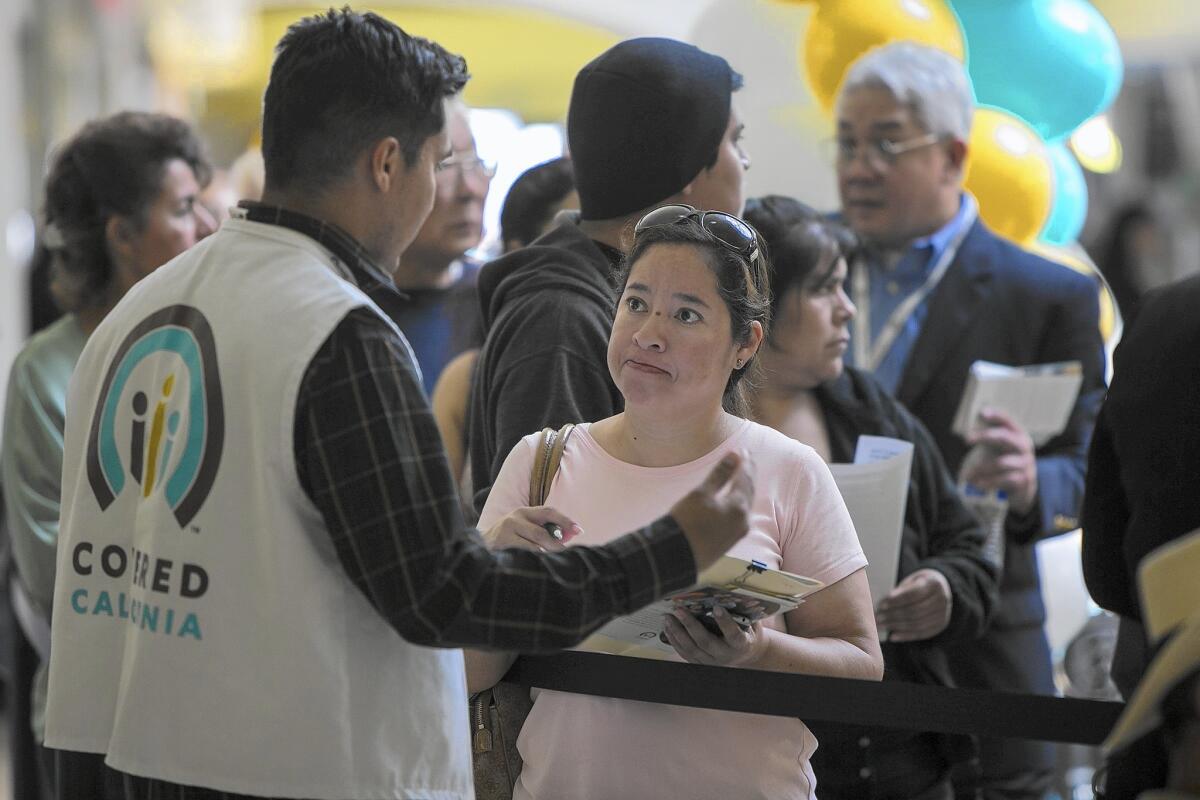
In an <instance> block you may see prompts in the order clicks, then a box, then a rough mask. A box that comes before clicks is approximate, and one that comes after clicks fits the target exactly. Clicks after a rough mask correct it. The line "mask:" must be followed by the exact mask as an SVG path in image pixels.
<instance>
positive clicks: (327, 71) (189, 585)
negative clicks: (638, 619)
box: [46, 9, 753, 800]
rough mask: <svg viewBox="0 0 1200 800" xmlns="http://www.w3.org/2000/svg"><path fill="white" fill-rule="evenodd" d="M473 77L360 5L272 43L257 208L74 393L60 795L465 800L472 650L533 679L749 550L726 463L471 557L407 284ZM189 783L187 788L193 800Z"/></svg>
mask: <svg viewBox="0 0 1200 800" xmlns="http://www.w3.org/2000/svg"><path fill="white" fill-rule="evenodd" d="M466 80H467V73H466V65H465V63H464V62H463V60H462V59H461V58H459V57H457V56H453V55H451V54H449V53H447V52H446V51H445V50H443V49H442V48H441V47H439V46H438V45H436V44H434V43H432V42H429V41H426V40H424V39H420V38H416V37H410V36H408V35H406V34H405V33H404V32H403V31H401V30H400V29H399V28H397V27H396V26H394V25H392V24H391V23H389V22H387V21H385V20H383V19H381V18H379V17H377V16H375V15H373V14H358V13H355V12H352V11H350V10H348V9H345V10H342V11H330V12H328V13H327V14H324V15H321V16H317V17H311V18H308V19H305V20H303V21H301V22H299V23H297V24H296V25H294V26H292V27H291V28H290V29H289V30H288V32H287V34H286V35H285V36H284V38H283V40H282V41H281V42H280V44H279V48H278V51H277V58H276V61H275V63H274V66H273V67H272V71H271V79H270V84H269V86H268V88H267V92H266V97H265V101H264V119H263V155H264V158H265V161H266V174H267V178H266V180H267V188H266V193H265V195H264V199H263V203H262V204H249V203H247V204H245V205H244V207H243V209H242V213H241V214H240V215H239V218H235V219H233V220H231V221H229V222H227V223H225V225H224V226H223V227H222V228H221V229H220V231H219V232H218V233H216V234H215V235H213V236H212V237H210V238H209V239H208V240H207V241H206V242H204V243H203V244H202V245H200V246H197V247H194V248H192V249H191V250H189V251H188V252H186V253H185V254H184V255H182V256H180V257H178V258H176V259H175V260H173V261H171V262H170V263H168V264H167V265H166V266H164V267H163V268H161V269H160V270H158V271H157V272H156V273H154V275H152V276H151V277H150V278H147V279H146V280H143V281H142V282H140V283H139V284H138V285H137V286H135V287H134V288H133V290H132V291H130V292H129V293H128V294H127V295H126V297H125V299H124V300H123V301H122V302H121V303H120V304H119V305H118V306H117V307H116V308H115V309H114V310H113V311H112V312H111V313H110V314H109V316H108V317H107V319H105V321H104V322H103V324H101V326H100V327H99V328H98V329H97V330H96V332H95V334H93V336H92V337H91V339H90V340H89V342H88V345H87V347H86V348H85V350H84V352H83V355H82V357H81V358H80V361H79V366H78V368H77V369H76V372H75V377H74V379H73V380H72V383H71V389H70V393H69V398H68V403H67V407H68V409H69V411H68V415H67V417H68V418H67V427H66V435H65V440H66V441H65V458H64V463H65V465H66V466H65V470H64V480H63V514H62V526H61V536H60V546H59V559H58V570H57V589H56V593H55V598H54V616H53V626H52V635H53V650H52V652H53V657H52V659H51V664H50V690H49V701H48V708H47V721H46V744H47V746H48V747H52V748H55V749H56V750H58V751H60V752H59V753H58V762H59V764H60V766H61V767H62V770H63V771H62V775H63V778H62V780H61V781H60V787H59V791H60V797H71V798H83V797H88V798H92V797H117V798H150V797H155V798H158V797H171V798H176V797H185V796H186V797H188V798H208V797H213V798H217V797H220V798H229V797H237V796H252V797H288V798H320V799H328V800H353V799H355V798H364V799H365V798H437V800H451V798H462V799H463V800H466V798H471V797H473V789H472V785H471V760H470V751H469V742H468V736H467V726H466V708H467V702H466V700H467V698H466V685H465V679H464V673H463V662H462V655H461V652H460V651H459V650H457V649H453V648H456V647H458V646H462V645H473V646H483V647H495V648H502V649H508V650H521V651H526V652H542V651H548V650H552V649H556V648H561V647H565V646H569V645H572V644H574V643H576V642H578V641H580V640H582V639H583V638H584V637H585V636H586V635H587V634H588V633H590V632H591V631H593V630H595V629H596V628H597V627H599V626H600V625H601V624H603V623H604V622H606V621H607V620H609V619H611V618H612V617H614V616H616V615H619V614H624V613H629V612H632V611H633V610H635V609H636V608H638V607H640V606H641V605H644V604H646V603H648V602H650V601H652V600H654V599H656V598H657V597H660V596H662V595H663V594H665V593H667V592H669V591H672V590H677V589H681V588H684V587H686V586H687V585H689V584H690V583H691V582H692V581H694V579H695V575H696V571H697V569H698V568H701V567H703V566H706V565H707V564H709V563H711V562H712V561H714V560H715V559H716V557H717V556H718V555H719V554H720V553H722V552H724V550H725V549H726V548H728V547H729V546H730V545H731V544H733V543H734V542H735V541H736V540H737V539H738V538H740V537H741V535H742V534H743V533H744V532H745V531H746V529H747V520H746V513H747V512H746V510H747V507H748V504H749V501H750V499H751V496H752V494H753V488H752V486H751V482H750V479H749V477H748V475H747V473H746V471H745V470H744V468H742V467H741V466H740V465H739V460H738V459H737V458H736V457H731V458H729V459H728V460H727V461H726V462H723V463H722V464H721V465H720V466H718V467H717V468H716V469H715V470H714V471H713V473H712V475H710V477H709V478H708V480H706V482H705V483H704V484H703V485H701V486H700V487H698V488H697V490H695V491H693V492H692V493H690V494H689V495H687V496H686V497H684V498H683V499H682V500H680V502H679V503H677V504H676V505H675V506H674V508H673V509H672V511H671V513H670V514H669V515H668V516H665V517H663V518H662V519H660V520H658V521H656V522H655V523H653V524H652V525H650V526H648V527H647V528H645V529H643V530H640V531H636V532H633V533H630V534H628V535H627V536H625V537H623V538H621V539H619V540H617V541H615V542H613V543H612V544H610V545H608V546H605V547H598V548H594V549H590V548H582V547H581V548H574V547H573V548H570V549H569V550H563V549H562V548H561V546H557V542H556V541H555V540H554V539H553V538H551V537H550V536H549V535H548V534H547V533H546V532H545V531H544V530H543V529H542V527H541V526H542V525H543V524H544V523H555V524H557V525H559V526H562V527H564V528H569V527H570V526H571V524H572V523H571V521H570V520H569V519H565V518H563V517H562V516H561V515H560V514H557V513H556V512H554V511H553V510H551V509H546V508H535V509H523V510H521V511H518V512H515V513H514V514H513V515H511V516H510V517H509V518H506V519H505V520H504V521H503V522H502V523H501V524H502V525H505V526H510V527H511V528H512V529H513V530H515V531H516V532H517V533H518V535H521V536H522V537H524V538H531V539H534V540H535V541H539V542H542V543H544V545H545V551H544V552H538V551H536V550H520V551H516V550H512V551H500V552H496V553H491V552H489V551H488V550H487V548H486V547H485V546H484V544H483V542H482V540H481V539H480V537H479V536H478V534H477V533H476V532H474V531H471V530H468V529H467V528H466V527H465V525H464V523H463V520H462V517H461V513H460V510H459V506H458V499H457V493H456V491H455V488H454V481H453V478H452V477H451V475H450V472H449V469H448V467H447V465H446V459H445V456H444V454H443V452H442V448H441V444H440V442H439V440H438V434H437V428H436V426H435V425H434V421H433V417H432V415H431V413H430V411H429V408H428V406H427V403H426V400H425V398H424V395H423V393H422V391H421V380H420V374H419V370H418V369H417V368H416V366H415V362H414V361H413V359H412V354H411V350H410V349H409V347H408V344H407V342H406V341H405V340H404V338H403V336H402V335H401V334H400V333H399V331H398V330H397V329H396V328H395V327H394V326H393V325H392V324H391V323H390V322H389V321H388V320H387V316H386V314H385V311H386V308H383V309H381V306H384V307H386V306H387V305H388V304H391V303H395V302H397V301H398V295H396V293H395V290H394V287H393V286H392V283H391V278H390V274H389V273H390V272H391V270H392V268H393V267H394V265H395V264H396V263H397V260H398V258H399V256H400V254H401V253H402V252H403V251H404V249H405V247H407V246H408V244H409V243H410V242H411V241H412V239H413V236H414V234H415V232H416V231H417V229H418V228H419V227H420V226H421V224H422V222H423V220H424V218H425V216H426V214H428V212H429V209H430V206H431V204H432V201H433V196H434V191H435V185H436V184H435V178H434V176H435V172H436V171H437V169H438V167H439V164H440V163H441V162H442V160H443V159H444V158H446V157H447V156H448V154H449V145H448V140H447V136H446V132H445V103H446V101H447V100H448V99H449V98H452V97H453V96H454V95H456V94H457V93H458V92H459V91H460V90H461V88H462V86H463V84H464V83H465V82H466ZM189 787H190V788H189Z"/></svg>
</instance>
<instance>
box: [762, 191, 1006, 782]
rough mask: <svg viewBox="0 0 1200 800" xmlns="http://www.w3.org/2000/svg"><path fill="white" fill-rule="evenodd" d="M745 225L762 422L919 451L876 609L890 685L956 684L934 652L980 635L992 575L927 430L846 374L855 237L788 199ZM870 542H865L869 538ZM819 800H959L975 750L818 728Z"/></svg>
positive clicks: (834, 442)
mask: <svg viewBox="0 0 1200 800" xmlns="http://www.w3.org/2000/svg"><path fill="white" fill-rule="evenodd" d="M746 219H747V220H748V221H749V222H750V223H751V224H752V225H754V226H755V227H756V228H757V229H758V230H759V232H760V233H761V235H762V237H763V239H764V240H765V241H766V243H767V247H768V250H769V252H770V255H771V260H772V264H773V265H774V269H773V270H772V273H771V294H772V317H773V320H774V323H773V325H772V329H771V332H770V335H768V336H767V338H766V340H765V342H764V344H763V348H762V350H761V351H760V354H759V361H760V367H761V369H760V374H761V375H762V379H761V382H760V383H759V385H758V386H757V387H755V390H754V392H753V394H752V395H751V398H750V402H751V407H752V409H753V414H752V415H753V418H754V419H755V420H756V421H758V422H760V423H762V424H764V425H768V426H770V427H772V428H775V429H776V430H778V431H780V432H782V433H784V434H786V435H788V436H790V437H792V438H794V439H797V440H799V441H801V442H804V443H805V444H808V445H810V446H812V447H813V448H815V449H816V451H817V452H818V453H819V454H821V456H822V457H823V458H824V459H825V460H826V461H829V462H849V461H852V460H853V458H854V451H855V446H856V443H857V440H858V437H859V436H860V435H871V436H889V437H892V438H896V439H903V440H906V441H909V442H912V444H913V445H914V453H913V472H912V480H911V482H910V485H909V491H908V502H907V507H906V511H905V517H904V531H903V535H902V538H901V543H900V548H901V549H900V566H899V570H898V575H897V579H898V581H899V582H898V584H897V585H896V587H895V588H894V589H893V590H892V591H891V593H890V594H888V595H887V596H886V597H884V598H883V599H882V600H881V601H880V602H879V605H878V606H877V608H876V619H877V621H878V624H879V627H880V629H881V630H885V631H887V632H888V636H887V638H886V640H885V641H884V643H883V657H884V664H885V665H886V674H887V678H888V679H890V680H904V681H909V682H915V683H926V684H935V685H950V677H949V671H948V668H947V665H946V663H945V656H944V654H943V652H942V650H941V649H940V647H939V645H940V644H942V643H943V642H948V641H953V640H955V639H963V638H969V637H973V636H978V635H979V634H980V633H981V632H982V631H983V629H984V627H985V625H986V623H987V620H988V618H989V617H990V615H991V611H992V608H993V607H994V605H995V602H996V579H997V575H998V570H997V565H996V564H995V563H992V562H991V561H989V560H988V559H987V558H985V557H984V551H983V545H984V532H983V529H982V528H981V527H980V525H979V523H978V522H977V520H976V519H975V518H974V517H973V516H972V514H971V512H970V511H969V510H968V509H967V508H966V507H965V506H964V505H963V503H962V501H961V500H960V499H959V496H958V492H957V490H956V488H955V486H954V483H953V481H952V480H951V478H950V475H949V473H948V472H947V470H946V466H945V463H944V462H943V460H942V457H941V454H940V453H939V452H938V449H937V446H936V445H935V444H934V442H933V439H932V438H931V436H930V434H929V432H928V431H926V430H925V428H924V426H923V425H921V423H920V422H919V421H918V420H917V419H916V418H915V417H913V416H912V415H911V414H910V413H908V411H906V410H905V409H904V408H903V407H902V406H901V405H900V404H899V403H898V402H897V401H896V400H894V399H893V398H892V397H891V396H890V395H889V394H888V393H887V392H886V391H885V390H884V389H883V388H882V387H881V386H880V385H879V384H878V383H877V382H876V381H875V380H874V378H872V377H871V376H869V375H868V374H866V373H864V372H860V371H858V370H855V369H851V368H848V367H846V366H845V365H844V364H843V362H842V355H843V353H845V351H846V346H847V344H848V342H849V322H850V320H851V319H852V318H853V317H854V313H855V308H854V304H853V303H851V302H850V298H849V297H847V296H846V293H845V291H844V286H843V284H844V282H845V280H846V262H847V256H848V255H852V253H853V249H854V247H855V240H854V237H853V235H852V234H851V233H850V232H849V231H848V230H847V229H845V228H843V227H842V226H840V225H837V224H836V223H832V222H829V221H826V220H825V219H823V218H822V217H821V216H820V215H818V214H817V213H816V212H815V211H813V210H812V209H810V208H808V207H807V206H805V205H804V204H802V203H800V202H798V201H796V200H793V199H791V198H788V197H779V196H770V197H764V198H762V199H755V200H751V201H750V202H748V203H747V205H746ZM863 533H865V532H860V534H863ZM814 728H815V729H816V731H817V736H818V738H819V739H820V742H821V747H820V749H818V750H817V753H816V756H815V757H814V758H813V767H814V769H815V771H816V774H817V779H818V780H819V781H820V785H821V797H822V798H835V799H836V798H921V799H922V800H933V799H934V798H950V797H952V796H953V793H952V791H951V787H950V783H949V780H948V776H949V772H950V766H951V764H952V763H953V762H955V761H957V760H960V759H962V758H963V757H964V756H965V755H967V754H968V753H969V747H970V743H969V742H968V741H964V740H962V739H958V740H954V739H951V738H950V737H942V736H936V735H932V734H912V733H909V732H905V731H886V730H875V729H868V728H859V727H853V726H846V725H820V726H814Z"/></svg>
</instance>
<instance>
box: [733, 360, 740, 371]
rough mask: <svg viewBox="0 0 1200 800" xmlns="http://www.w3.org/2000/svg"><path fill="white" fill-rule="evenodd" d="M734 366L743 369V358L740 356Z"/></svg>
mask: <svg viewBox="0 0 1200 800" xmlns="http://www.w3.org/2000/svg"><path fill="white" fill-rule="evenodd" d="M733 368H734V369H741V368H742V360H741V359H740V358H739V359H738V360H737V361H735V362H733Z"/></svg>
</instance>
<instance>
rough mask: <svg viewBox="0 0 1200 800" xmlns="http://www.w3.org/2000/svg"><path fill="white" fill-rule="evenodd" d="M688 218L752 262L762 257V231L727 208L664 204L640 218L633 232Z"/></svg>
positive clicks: (675, 222) (672, 223)
mask: <svg viewBox="0 0 1200 800" xmlns="http://www.w3.org/2000/svg"><path fill="white" fill-rule="evenodd" d="M685 219H694V220H696V221H697V222H698V223H700V227H701V228H703V229H704V230H706V231H708V233H709V234H710V235H711V236H712V237H713V238H714V239H716V240H717V241H718V242H720V243H721V244H723V245H724V246H725V247H727V248H729V249H730V250H732V251H733V252H735V253H737V254H738V255H740V256H742V257H743V258H745V259H747V260H748V261H751V262H753V261H754V259H756V258H758V256H759V253H760V250H759V247H758V234H756V233H755V232H754V228H751V227H750V226H749V225H748V224H747V223H746V222H744V221H743V220H741V219H738V218H737V217H735V216H734V215H733V214H726V213H725V212H724V211H700V210H698V209H695V208H692V207H691V206H689V205H684V204H682V203H680V204H678V205H670V206H662V207H660V208H656V209H654V210H653V211H651V212H650V213H649V214H647V215H646V216H644V217H642V218H641V219H640V220H638V223H637V225H635V226H634V227H633V232H634V233H635V234H638V233H641V232H642V231H644V230H645V229H646V228H653V227H655V226H658V225H675V224H677V223H679V222H682V221H683V220H685Z"/></svg>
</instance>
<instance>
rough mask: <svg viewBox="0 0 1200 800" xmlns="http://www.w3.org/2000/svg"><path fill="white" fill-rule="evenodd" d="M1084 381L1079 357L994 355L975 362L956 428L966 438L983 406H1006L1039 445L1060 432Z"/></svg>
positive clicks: (964, 391) (960, 406)
mask: <svg viewBox="0 0 1200 800" xmlns="http://www.w3.org/2000/svg"><path fill="white" fill-rule="evenodd" d="M1082 384H1083V365H1082V364H1080V363H1079V362H1078V361H1063V362H1060V363H1057V364H1035V365H1033V366H1028V367H1009V366H1005V365H1004V364H993V363H992V362H990V361H976V362H975V363H974V364H972V365H971V373H970V377H968V378H967V386H966V388H965V389H964V390H963V396H962V400H961V401H959V404H958V411H957V412H956V413H955V414H954V426H953V430H954V432H955V433H957V434H958V435H959V436H962V437H963V438H966V436H967V435H968V434H970V433H971V432H972V431H973V430H974V429H975V428H976V427H978V425H979V415H980V413H981V412H982V411H983V409H985V408H994V409H999V410H1001V411H1003V412H1004V413H1006V414H1008V415H1009V416H1010V417H1012V418H1013V420H1014V421H1016V423H1017V424H1018V425H1020V426H1021V427H1022V428H1024V429H1025V432H1026V433H1028V434H1029V438H1031V439H1033V443H1034V444H1035V445H1037V446H1039V447H1040V446H1041V445H1043V444H1045V443H1046V442H1047V441H1049V440H1050V439H1052V438H1054V437H1055V436H1057V435H1058V434H1060V433H1062V431H1063V429H1064V428H1066V427H1067V421H1068V420H1069V419H1070V418H1071V409H1073V408H1074V407H1075V399H1076V398H1077V397H1078V396H1079V387H1080V386H1081V385H1082Z"/></svg>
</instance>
